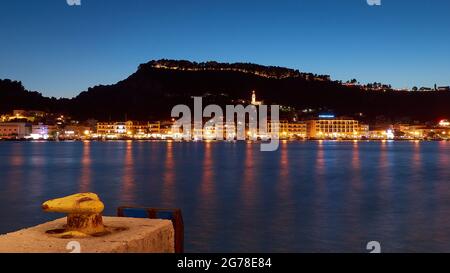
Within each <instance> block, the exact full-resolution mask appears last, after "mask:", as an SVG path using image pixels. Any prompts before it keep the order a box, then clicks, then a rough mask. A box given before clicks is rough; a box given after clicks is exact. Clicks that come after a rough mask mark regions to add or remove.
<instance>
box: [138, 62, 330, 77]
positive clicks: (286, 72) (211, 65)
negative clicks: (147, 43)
mask: <svg viewBox="0 0 450 273" xmlns="http://www.w3.org/2000/svg"><path fill="white" fill-rule="evenodd" d="M145 65H147V66H151V67H153V68H158V69H170V70H181V71H233V72H242V73H248V74H254V75H257V76H261V77H265V78H272V79H285V78H304V79H306V80H309V79H311V80H324V81H325V80H328V81H329V80H331V77H330V76H329V75H317V74H313V73H302V72H300V71H299V70H294V69H290V68H285V67H279V66H263V65H258V64H253V63H219V62H214V61H210V62H202V63H197V62H190V61H184V60H167V59H162V60H158V61H150V62H149V63H147V64H143V65H141V66H140V67H139V69H142V67H143V66H145Z"/></svg>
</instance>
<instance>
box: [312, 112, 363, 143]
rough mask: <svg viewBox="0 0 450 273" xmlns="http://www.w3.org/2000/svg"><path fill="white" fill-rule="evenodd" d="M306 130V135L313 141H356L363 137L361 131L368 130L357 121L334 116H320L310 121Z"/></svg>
mask: <svg viewBox="0 0 450 273" xmlns="http://www.w3.org/2000/svg"><path fill="white" fill-rule="evenodd" d="M306 128H307V132H306V135H307V137H308V138H311V139H338V138H344V139H355V138H360V137H361V135H362V132H361V130H368V128H366V127H365V126H360V123H359V121H357V120H354V119H351V118H345V117H343V118H336V117H334V116H319V118H317V119H312V120H308V121H306Z"/></svg>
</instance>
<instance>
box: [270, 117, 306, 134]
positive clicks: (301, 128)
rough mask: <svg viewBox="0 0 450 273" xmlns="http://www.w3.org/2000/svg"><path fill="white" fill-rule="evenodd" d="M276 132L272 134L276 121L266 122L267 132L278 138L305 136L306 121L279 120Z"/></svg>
mask: <svg viewBox="0 0 450 273" xmlns="http://www.w3.org/2000/svg"><path fill="white" fill-rule="evenodd" d="M277 124H278V134H277V135H273V133H274V129H273V128H274V126H275V125H276V123H274V122H269V123H268V132H269V135H270V136H271V137H274V138H280V139H294V138H306V123H305V122H302V121H288V120H280V121H279V122H278V123H277Z"/></svg>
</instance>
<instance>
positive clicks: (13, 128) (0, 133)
mask: <svg viewBox="0 0 450 273" xmlns="http://www.w3.org/2000/svg"><path fill="white" fill-rule="evenodd" d="M30 134H31V125H30V124H28V123H24V122H2V123H0V138H2V139H22V138H25V137H28V136H29V135H30Z"/></svg>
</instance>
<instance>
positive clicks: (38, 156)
mask: <svg viewBox="0 0 450 273" xmlns="http://www.w3.org/2000/svg"><path fill="white" fill-rule="evenodd" d="M449 164H450V143H448V142H430V143H424V142H379V143H374V142H357V141H356V142H327V141H320V142H282V143H281V144H280V149H279V151H277V152H269V153H262V152H260V151H259V145H255V144H250V143H245V142H243V143H235V144H232V143H215V142H207V143H177V142H126V141H124V142H103V143H102V142H60V143H46V142H40V143H39V142H35V143H31V142H22V143H20V142H17V143H13V142H2V143H0V217H1V219H2V221H1V222H0V233H5V232H8V231H13V230H16V229H19V228H22V227H27V226H31V225H35V224H39V223H41V222H44V221H47V220H50V219H55V218H58V217H61V215H52V214H44V213H43V212H41V209H40V204H41V202H42V201H45V200H47V199H51V198H54V197H60V196H64V195H68V194H72V193H75V192H80V191H81V192H84V191H93V192H96V193H98V194H99V195H100V196H101V197H102V199H103V200H104V202H105V205H106V211H105V214H107V215H114V214H115V209H116V208H117V207H118V206H120V205H141V206H150V207H168V208H171V207H174V208H175V207H176V208H181V209H182V210H183V215H184V218H185V225H186V227H185V231H186V250H187V251H189V252H203V251H205V252H208V251H213V252H342V251H343V252H365V245H366V243H367V242H368V241H374V240H375V241H380V242H381V244H382V250H383V251H388V252H389V251H407V252H414V251H425V252H436V251H444V252H450V220H448V219H450V218H449V217H448V216H449V215H450V168H449V167H450V166H449Z"/></svg>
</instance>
